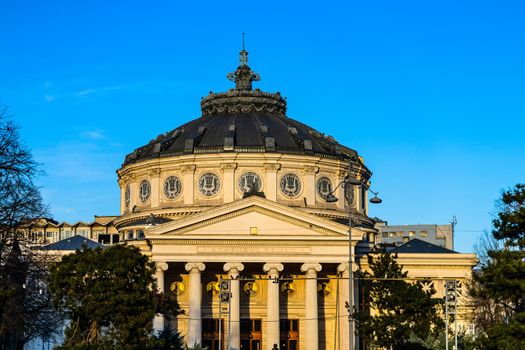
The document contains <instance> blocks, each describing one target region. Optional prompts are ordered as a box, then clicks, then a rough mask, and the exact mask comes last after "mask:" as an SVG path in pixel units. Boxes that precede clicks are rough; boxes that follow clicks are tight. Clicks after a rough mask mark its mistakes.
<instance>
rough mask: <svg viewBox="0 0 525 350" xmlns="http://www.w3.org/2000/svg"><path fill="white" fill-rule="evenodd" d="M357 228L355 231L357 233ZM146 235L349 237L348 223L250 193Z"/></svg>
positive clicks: (155, 229) (158, 228)
mask: <svg viewBox="0 0 525 350" xmlns="http://www.w3.org/2000/svg"><path fill="white" fill-rule="evenodd" d="M357 233H358V232H355V233H354V234H357ZM145 234H146V237H147V238H168V237H170V238H172V237H173V236H191V237H195V236H198V237H218V236H222V237H224V236H228V237H230V238H232V236H233V237H235V236H237V237H247V236H258V237H261V238H263V237H268V238H270V237H290V238H292V237H297V238H299V237H311V238H314V237H318V238H322V237H327V238H328V237H348V227H347V226H346V225H342V224H339V223H336V222H333V221H331V220H328V219H325V218H322V217H318V216H316V215H313V214H309V213H306V212H304V211H302V210H300V209H297V208H291V207H288V206H285V205H282V204H279V203H276V202H273V201H270V200H267V199H263V198H259V197H255V196H254V197H249V198H246V199H241V200H238V201H235V202H232V203H228V204H225V205H222V206H220V207H216V208H212V209H210V210H207V211H204V212H200V213H198V214H195V215H192V216H190V217H186V218H183V219H181V220H177V221H174V222H169V223H166V224H162V225H159V226H155V227H152V228H150V229H148V230H147V231H146V232H145Z"/></svg>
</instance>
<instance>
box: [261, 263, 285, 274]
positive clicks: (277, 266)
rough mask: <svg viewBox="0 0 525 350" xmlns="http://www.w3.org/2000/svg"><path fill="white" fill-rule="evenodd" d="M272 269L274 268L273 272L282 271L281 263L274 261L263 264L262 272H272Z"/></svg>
mask: <svg viewBox="0 0 525 350" xmlns="http://www.w3.org/2000/svg"><path fill="white" fill-rule="evenodd" d="M272 270H275V271H273V273H277V272H282V271H283V270H284V265H283V264H281V263H276V262H270V263H266V264H264V266H263V271H264V272H266V273H268V272H272Z"/></svg>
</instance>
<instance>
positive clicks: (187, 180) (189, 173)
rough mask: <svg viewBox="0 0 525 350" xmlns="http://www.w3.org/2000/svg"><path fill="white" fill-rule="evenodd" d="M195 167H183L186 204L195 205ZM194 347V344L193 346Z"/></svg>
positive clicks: (183, 189) (183, 187)
mask: <svg viewBox="0 0 525 350" xmlns="http://www.w3.org/2000/svg"><path fill="white" fill-rule="evenodd" d="M195 168H196V167H195V165H194V164H190V165H183V166H182V174H183V184H182V192H183V196H184V204H190V205H192V204H193V198H194V189H193V187H194V175H195ZM191 346H193V344H191Z"/></svg>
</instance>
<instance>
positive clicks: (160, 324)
mask: <svg viewBox="0 0 525 350" xmlns="http://www.w3.org/2000/svg"><path fill="white" fill-rule="evenodd" d="M155 265H156V267H157V269H156V270H155V278H156V279H157V288H158V290H159V292H160V293H163V294H164V292H165V290H164V285H165V281H164V273H165V271H166V270H168V264H167V263H166V262H164V261H157V262H156V263H155ZM165 322H166V320H165V319H164V315H162V314H157V315H155V318H154V319H153V329H154V330H155V331H156V332H160V331H162V330H163V329H164V325H165Z"/></svg>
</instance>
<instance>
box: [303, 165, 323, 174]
mask: <svg viewBox="0 0 525 350" xmlns="http://www.w3.org/2000/svg"><path fill="white" fill-rule="evenodd" d="M318 172H319V167H318V166H313V165H305V166H304V169H303V174H305V175H306V174H317V173H318Z"/></svg>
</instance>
